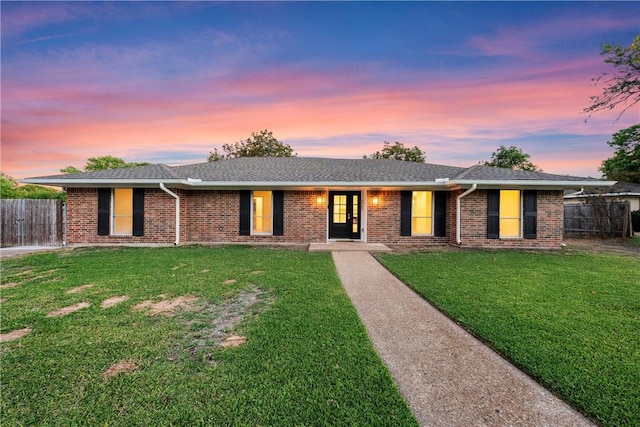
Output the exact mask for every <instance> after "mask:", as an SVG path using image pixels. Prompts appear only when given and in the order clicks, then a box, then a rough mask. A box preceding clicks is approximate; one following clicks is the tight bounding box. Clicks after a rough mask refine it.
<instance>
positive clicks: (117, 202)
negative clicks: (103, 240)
mask: <svg viewBox="0 0 640 427" xmlns="http://www.w3.org/2000/svg"><path fill="white" fill-rule="evenodd" d="M98 235H99V236H109V235H116V236H144V188H114V189H111V188H99V189H98Z"/></svg>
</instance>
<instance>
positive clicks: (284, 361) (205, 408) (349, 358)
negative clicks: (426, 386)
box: [0, 247, 416, 426]
mask: <svg viewBox="0 0 640 427" xmlns="http://www.w3.org/2000/svg"><path fill="white" fill-rule="evenodd" d="M230 279H235V280H236V281H235V282H234V283H228V282H227V281H229V280H230ZM224 282H227V283H228V284H223V283H224ZM2 283H3V284H4V285H5V286H4V289H2V294H1V297H2V298H3V299H4V301H3V302H2V303H1V309H2V313H1V314H2V324H1V328H0V329H1V332H2V333H3V334H4V333H7V332H9V331H13V330H16V329H21V328H25V327H29V328H32V332H31V333H29V334H28V335H26V336H25V337H23V338H20V339H18V340H15V341H10V342H5V343H3V344H2V350H1V352H2V353H1V356H2V366H1V377H0V378H1V387H2V399H1V403H0V405H1V406H0V408H1V413H2V424H3V425H56V426H57V425H122V426H136V425H158V426H162V425H190V426H191V425H193V426H197V425H330V424H342V425H349V424H351V425H416V421H415V419H414V418H413V416H412V415H411V413H410V411H409V409H408V407H407V405H406V403H405V402H404V401H403V399H402V398H401V396H400V395H399V392H398V390H397V389H396V387H395V385H394V383H393V381H392V379H391V377H390V375H389V373H388V371H387V369H386V367H385V366H384V365H383V364H382V362H381V361H380V359H379V358H378V356H377V355H376V353H375V351H374V349H373V347H372V345H371V343H370V341H369V339H368V337H367V335H366V331H365V329H364V326H363V325H362V323H361V322H360V320H359V318H358V315H357V313H356V311H355V309H354V308H353V306H352V305H351V303H350V301H349V298H348V297H347V296H346V294H345V292H344V290H343V288H342V286H341V284H340V282H339V279H338V278H337V276H336V273H335V268H334V266H333V263H332V260H331V257H330V255H329V254H312V253H306V252H301V251H290V250H268V249H253V248H248V247H226V248H216V249H212V248H200V247H184V248H154V249H149V248H146V249H143V248H121V249H78V250H74V251H71V252H61V253H58V252H56V253H41V254H36V255H31V256H25V257H20V258H11V259H7V260H3V262H2ZM7 284H15V285H10V286H13V287H6V285H7ZM87 284H92V285H93V286H92V287H87V288H84V289H83V290H82V291H81V292H78V293H73V294H68V293H66V291H67V290H69V289H72V288H75V287H78V286H82V285H87ZM123 295H127V296H129V299H128V300H127V301H124V302H121V303H120V304H118V305H116V306H113V307H111V308H106V309H103V308H101V307H100V304H101V302H102V301H104V300H105V299H107V298H110V297H114V296H123ZM178 296H191V297H196V298H197V303H196V304H195V306H193V307H191V308H190V309H185V310H181V311H177V312H175V313H173V314H164V315H162V314H159V315H156V316H150V315H149V314H148V312H145V311H139V310H133V309H132V307H133V306H135V305H136V304H138V303H140V302H141V301H145V300H149V299H152V300H154V301H159V300H161V299H162V298H165V299H171V298H174V297H178ZM79 302H89V303H90V304H91V305H90V307H89V308H86V309H83V310H80V311H77V312H74V313H71V314H68V315H66V316H62V317H47V316H46V315H47V313H49V312H51V311H52V310H55V309H59V308H61V307H66V306H69V305H71V304H75V303H79ZM225 319H226V320H225ZM234 319H235V320H234ZM225 322H226V323H225ZM234 322H235V323H236V324H235V326H234ZM220 333H222V335H224V336H226V335H229V334H239V335H243V336H246V337H247V343H246V344H245V345H242V346H240V347H233V348H220V347H218V346H216V344H217V343H219V342H220V340H221V339H222V338H221V334H220ZM120 361H129V362H131V363H132V364H133V366H134V369H132V371H131V372H121V373H119V374H117V375H115V376H113V377H110V378H107V377H105V376H104V373H105V371H106V370H107V369H108V368H109V367H110V366H112V365H114V364H115V363H117V362H120Z"/></svg>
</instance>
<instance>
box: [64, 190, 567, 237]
mask: <svg viewBox="0 0 640 427" xmlns="http://www.w3.org/2000/svg"><path fill="white" fill-rule="evenodd" d="M172 191H173V192H174V193H176V194H177V195H178V196H179V197H180V242H181V243H225V242H233V243H242V242H246V243H323V242H325V241H326V238H327V203H328V200H327V196H328V192H327V191H285V193H284V234H283V235H282V236H263V235H259V236H241V235H240V234H239V225H240V223H239V199H240V193H239V191H232V190H219V191H205V190H201V191H186V190H172ZM460 193H461V191H460V190H456V191H452V192H451V193H449V197H448V199H447V236H446V237H435V236H400V192H399V191H368V192H367V198H366V209H365V207H364V206H363V209H362V212H363V214H364V213H365V212H366V214H367V218H366V230H367V231H366V240H367V241H368V242H370V243H387V244H400V245H415V246H431V245H447V244H452V245H455V244H456V214H455V208H456V197H457V196H458V195H459V194H460ZM319 196H320V197H321V198H322V201H321V203H318V200H317V199H318V197H319ZM374 197H378V205H377V206H374V205H373V198H374ZM461 206H462V233H461V239H462V245H461V246H463V247H488V248H500V247H504V248H559V247H560V246H561V244H562V233H563V212H564V211H563V206H562V191H539V192H538V228H537V235H538V238H537V239H520V238H518V239H487V238H486V235H487V228H486V227H487V193H486V191H485V190H477V191H475V192H473V193H471V194H469V195H468V196H466V197H464V198H463V199H462V205H461ZM97 218H98V190H97V189H95V188H69V189H67V227H66V230H67V236H66V239H67V242H68V243H69V244H116V245H117V244H172V243H173V242H174V241H175V199H174V198H173V197H171V196H170V195H168V194H167V193H165V192H163V191H162V190H160V189H146V190H145V196H144V236H140V237H134V236H98V232H97Z"/></svg>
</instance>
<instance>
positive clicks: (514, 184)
mask: <svg viewBox="0 0 640 427" xmlns="http://www.w3.org/2000/svg"><path fill="white" fill-rule="evenodd" d="M616 182H617V181H590V180H584V181H578V180H576V181H569V180H567V181H561V180H559V181H552V180H542V179H540V180H533V179H531V180H526V179H492V180H479V179H464V180H453V181H450V183H449V185H450V186H452V185H458V186H461V187H465V186H470V185H473V184H477V188H480V189H487V188H507V187H508V188H543V189H549V190H563V189H569V188H581V187H610V186H612V185H614V184H615V183H616Z"/></svg>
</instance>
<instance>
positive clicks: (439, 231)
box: [400, 191, 449, 237]
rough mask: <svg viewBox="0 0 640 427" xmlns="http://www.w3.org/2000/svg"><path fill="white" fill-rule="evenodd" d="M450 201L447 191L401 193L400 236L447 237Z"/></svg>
mask: <svg viewBox="0 0 640 427" xmlns="http://www.w3.org/2000/svg"><path fill="white" fill-rule="evenodd" d="M448 200H449V193H448V192H446V191H401V192H400V235H401V236H435V237H445V236H446V235H447V203H448Z"/></svg>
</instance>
